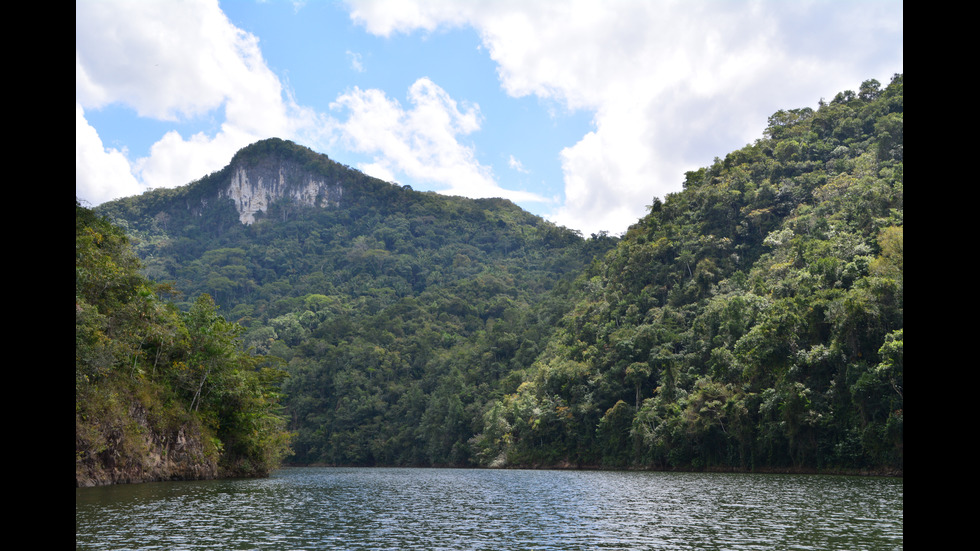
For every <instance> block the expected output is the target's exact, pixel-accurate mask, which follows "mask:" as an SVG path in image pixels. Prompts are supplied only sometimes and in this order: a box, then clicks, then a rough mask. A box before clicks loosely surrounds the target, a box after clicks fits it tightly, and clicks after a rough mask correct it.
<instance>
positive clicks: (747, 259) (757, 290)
mask: <svg viewBox="0 0 980 551" xmlns="http://www.w3.org/2000/svg"><path fill="white" fill-rule="evenodd" d="M902 85H903V77H902V76H901V75H896V76H895V77H894V78H893V80H892V82H891V83H890V84H889V85H888V86H887V87H884V88H883V87H882V86H881V84H880V83H878V82H877V81H874V80H869V81H866V82H864V83H862V85H861V87H860V88H859V91H858V92H857V93H854V92H851V91H847V92H842V93H840V94H838V95H837V96H836V97H835V98H834V99H833V100H832V101H830V102H829V103H827V102H823V101H821V104H820V106H819V108H818V109H816V110H814V109H810V108H804V109H792V110H787V111H779V112H777V113H775V114H774V115H773V116H772V117H771V118H770V120H769V126H768V129H767V130H766V132H765V136H763V137H762V138H760V139H759V140H757V141H756V142H755V143H753V144H750V145H747V146H746V147H744V148H742V149H740V150H738V151H734V152H732V153H730V154H728V155H727V156H725V157H724V158H723V159H721V158H719V159H716V161H715V162H714V163H713V164H712V165H711V166H709V167H705V168H702V169H700V170H697V171H692V172H689V173H688V174H687V175H686V178H685V182H684V189H683V190H682V191H680V192H678V193H675V194H671V195H669V196H667V197H665V198H664V199H663V200H660V199H654V200H653V201H652V204H651V205H650V207H649V209H650V212H649V214H648V215H647V216H645V217H643V218H642V219H641V220H639V221H638V222H637V223H636V224H634V225H633V226H632V227H631V228H630V229H629V231H628V232H627V233H626V235H625V236H623V238H622V239H613V238H609V237H607V236H605V235H599V236H592V238H591V239H583V238H582V237H581V236H580V235H578V234H577V233H575V232H573V231H569V230H567V229H565V228H560V227H556V226H554V225H553V224H550V223H547V222H545V221H544V220H542V219H540V218H538V217H535V216H533V215H530V214H528V213H526V212H524V211H523V210H521V209H520V208H518V207H517V206H515V205H513V204H512V203H510V202H508V201H504V200H470V199H463V198H458V197H444V196H440V195H436V194H432V193H419V192H415V191H413V190H411V189H408V188H404V187H401V186H398V185H395V184H390V183H386V182H381V181H379V180H376V179H373V178H369V177H367V176H365V175H363V174H361V173H359V172H357V171H355V170H352V169H350V168H348V167H344V166H342V165H338V164H336V163H333V162H332V161H329V159H327V158H326V156H324V155H318V154H316V153H313V152H312V151H309V150H308V149H305V148H301V147H298V146H296V145H295V144H291V143H290V142H285V141H282V140H266V141H263V142H259V143H257V144H254V145H253V146H249V147H248V148H246V149H244V150H242V151H241V152H239V154H238V155H236V156H235V159H233V160H232V163H231V164H229V167H227V168H226V169H224V170H222V171H219V172H216V173H214V174H212V175H209V176H207V177H205V178H202V179H201V180H200V181H198V182H194V183H192V184H190V185H188V186H185V187H183V188H177V189H173V190H156V191H153V192H149V193H146V194H144V195H142V196H139V197H134V198H129V199H124V200H119V201H115V202H112V203H109V204H106V205H103V206H101V207H99V209H97V211H98V212H99V213H104V214H106V215H107V216H108V217H109V218H110V219H111V220H112V221H113V222H115V223H117V224H119V225H120V226H121V227H123V228H125V231H126V232H127V234H128V235H129V236H130V237H131V238H132V239H133V241H134V244H135V248H136V250H137V251H138V253H139V256H140V257H141V258H142V259H143V262H144V266H145V268H144V273H146V274H147V275H148V276H149V277H150V278H152V279H153V280H156V281H160V282H170V283H172V285H173V287H174V288H175V289H176V290H178V291H180V292H182V293H183V295H182V297H178V298H177V299H176V304H177V306H178V307H179V309H180V310H182V311H191V309H192V308H193V307H194V305H195V304H196V303H195V299H194V297H197V296H200V295H201V294H205V293H206V294H208V295H210V296H213V297H214V300H215V302H216V303H217V304H218V305H219V306H220V307H221V310H220V311H221V312H225V313H226V315H227V316H228V317H229V319H230V320H232V321H233V322H235V323H237V324H241V325H242V326H243V327H244V328H245V333H244V335H243V338H244V340H245V342H246V344H247V345H248V346H250V347H252V349H253V350H254V351H255V352H257V353H259V354H264V355H269V356H273V357H277V358H279V359H280V360H281V361H282V366H283V369H284V371H285V372H286V374H287V377H286V378H285V379H284V381H283V382H282V385H281V387H280V388H281V391H282V392H283V394H284V404H285V406H286V414H287V415H288V417H289V428H290V430H292V431H294V432H295V438H294V440H293V450H294V452H295V454H294V456H293V458H292V460H293V461H295V462H298V463H326V464H345V465H459V466H465V465H495V466H503V465H510V466H521V465H537V466H556V465H572V466H575V465H579V466H605V467H627V466H629V467H640V468H667V469H692V468H693V469H702V468H709V469H746V470H770V469H774V470H782V469H786V470H790V469H795V470H811V469H825V470H873V471H878V472H884V471H888V472H901V471H902V469H903V461H904V459H903V458H904V455H903V442H904V440H903V431H902V430H903V429H902V423H903V392H904V388H903V384H904V383H903V367H902V361H903V360H902V357H903V356H902V342H903V327H904V325H903V308H904V307H903V290H904V286H903V275H902V274H903V260H902V259H903V252H902V251H903V231H904V229H903V228H904V220H903V97H902ZM252 166H266V167H286V168H285V169H281V170H280V172H281V173H288V174H300V173H303V174H307V175H313V176H315V177H316V178H319V179H322V180H325V181H329V182H330V183H331V185H333V186H336V187H335V188H331V189H336V190H339V191H336V192H333V191H332V192H331V193H332V194H333V195H331V196H330V197H331V200H330V201H329V202H328V203H329V204H326V203H324V205H322V206H316V207H313V206H307V205H305V204H300V203H298V202H296V201H293V200H288V199H287V200H279V201H276V202H273V203H271V204H270V206H269V208H268V210H266V211H265V212H263V213H261V214H260V215H259V217H258V219H257V221H256V222H255V223H253V224H243V223H242V221H241V219H240V213H239V211H236V207H235V206H234V204H233V202H232V201H231V200H228V199H222V198H221V192H222V190H223V189H226V188H227V187H228V186H229V182H230V179H231V177H232V172H233V171H238V170H241V169H242V167H252Z"/></svg>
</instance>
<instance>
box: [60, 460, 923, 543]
mask: <svg viewBox="0 0 980 551" xmlns="http://www.w3.org/2000/svg"><path fill="white" fill-rule="evenodd" d="M903 488H904V483H903V479H901V478H875V477H847V476H817V475H763V474H717V473H659V472H618V471H553V470H462V469H458V470H457V469H388V468H378V469H357V468H288V469H282V470H280V471H277V472H276V473H274V475H273V476H272V477H270V478H267V479H256V480H221V481H205V482H161V483H148V484H134V485H118V486H108V487H100V488H77V489H76V490H75V546H76V548H78V549H160V550H180V549H188V550H190V549H221V550H233V549H261V550H319V549H325V550H333V549H350V550H362V549H363V550H369V549H371V550H373V549H425V550H450V549H452V550H456V549H462V550H498V549H499V550H504V549H506V550H510V549H515V550H518V549H519V550H523V549H528V550H532V549H535V550H536V549H541V550H543V549H547V550H552V549H553V550H594V549H652V550H653V549H656V550H659V549H663V550H699V551H710V550H748V549H778V550H797V549H798V550H838V549H839V550H847V551H859V550H865V549H867V550H878V549H887V550H892V549H902V548H903V545H904V544H903V539H904V537H903V515H902V512H903Z"/></svg>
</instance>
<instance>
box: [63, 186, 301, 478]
mask: <svg viewBox="0 0 980 551" xmlns="http://www.w3.org/2000/svg"><path fill="white" fill-rule="evenodd" d="M138 267H139V261H138V260H137V258H136V256H135V255H134V254H133V252H132V251H131V249H130V247H129V244H128V240H127V239H126V237H125V236H124V235H123V234H122V232H121V231H120V230H119V229H118V228H116V227H114V226H112V225H111V224H109V223H108V222H106V221H105V220H104V219H102V218H99V217H97V216H96V215H95V214H93V213H92V211H90V210H88V209H85V208H83V207H81V206H80V205H79V204H78V201H77V200H76V201H75V480H76V485H90V484H103V483H110V482H136V481H145V480H160V479H170V478H213V477H215V476H256V475H265V474H267V473H268V472H269V470H270V469H273V468H275V467H277V466H278V465H279V462H280V460H281V458H282V457H283V455H284V454H285V453H287V452H288V434H287V432H286V431H285V420H284V419H283V417H282V415H281V406H280V405H279V391H278V382H279V380H281V378H282V376H283V375H284V373H283V372H282V371H281V370H279V369H275V368H273V367H270V366H268V365H266V364H267V363H268V362H267V361H266V360H265V359H264V358H261V357H259V356H255V355H252V354H246V353H245V352H243V351H242V349H241V348H240V346H239V345H238V341H237V336H238V334H239V333H240V331H241V327H239V326H237V325H235V324H232V323H229V322H227V321H225V319H224V318H222V317H221V316H219V315H218V314H217V307H216V306H215V304H214V302H213V301H212V300H211V298H210V297H209V296H207V295H201V296H200V297H199V298H198V299H197V300H196V301H195V302H194V304H193V305H192V306H191V307H190V308H189V310H188V311H187V312H186V313H181V312H179V311H178V310H177V309H176V308H175V307H174V306H173V305H171V304H169V303H167V302H165V301H163V300H161V298H160V293H161V292H165V291H167V289H166V288H165V287H157V286H156V285H154V284H152V283H151V282H150V281H148V280H147V279H146V278H145V277H144V276H142V275H140V274H139V272H138Z"/></svg>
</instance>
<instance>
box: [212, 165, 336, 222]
mask: <svg viewBox="0 0 980 551" xmlns="http://www.w3.org/2000/svg"><path fill="white" fill-rule="evenodd" d="M343 191H344V190H343V187H342V186H341V185H340V184H339V183H329V182H327V181H326V180H325V179H322V178H318V177H315V176H313V175H312V174H311V173H310V172H308V171H305V170H303V169H302V168H301V167H296V166H293V165H291V164H289V163H285V162H279V163H274V162H263V163H260V164H257V165H254V166H245V165H238V166H235V167H233V169H232V175H231V182H230V183H229V184H228V188H227V189H225V190H223V191H222V192H220V194H219V196H220V197H227V198H230V199H232V200H233V201H234V202H235V207H236V208H237V209H238V215H239V219H240V220H241V221H242V223H243V224H246V225H250V224H252V223H253V222H255V215H256V214H257V213H259V212H267V211H268V209H269V206H270V205H271V204H272V203H273V202H276V201H281V200H283V199H286V200H290V201H293V202H294V203H295V204H297V205H304V206H310V207H320V208H326V207H330V206H333V207H336V206H340V200H341V198H342V196H343Z"/></svg>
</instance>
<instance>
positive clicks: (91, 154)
mask: <svg viewBox="0 0 980 551" xmlns="http://www.w3.org/2000/svg"><path fill="white" fill-rule="evenodd" d="M140 191H142V187H141V186H140V184H139V182H137V181H136V178H135V177H134V176H133V174H132V172H131V171H130V166H129V159H127V158H126V153H125V152H124V151H119V150H118V149H107V148H106V147H105V146H104V145H103V143H102V139H100V138H99V134H98V132H96V131H95V128H92V126H91V125H90V124H89V123H88V121H87V120H85V110H84V109H82V106H81V105H79V104H78V103H77V102H76V103H75V196H76V197H78V199H79V200H82V201H85V202H86V203H90V204H93V205H98V204H99V203H103V202H105V201H108V200H110V199H114V198H116V197H124V196H126V195H134V194H136V193H139V192H140Z"/></svg>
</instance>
